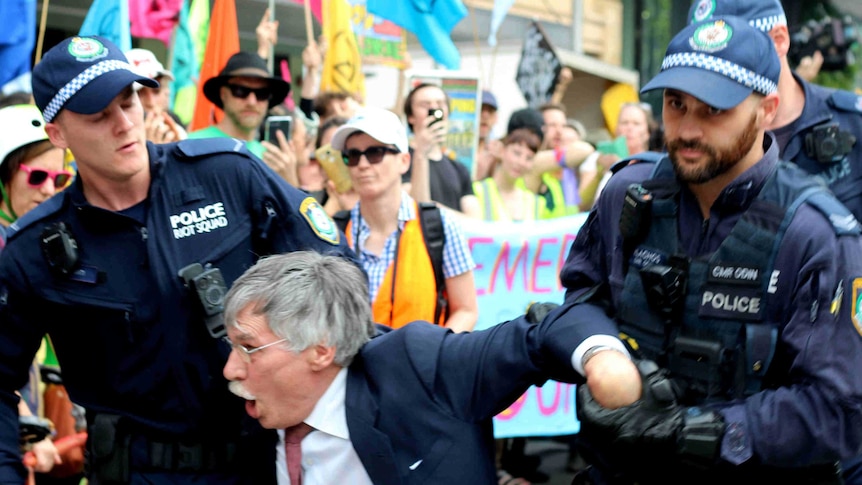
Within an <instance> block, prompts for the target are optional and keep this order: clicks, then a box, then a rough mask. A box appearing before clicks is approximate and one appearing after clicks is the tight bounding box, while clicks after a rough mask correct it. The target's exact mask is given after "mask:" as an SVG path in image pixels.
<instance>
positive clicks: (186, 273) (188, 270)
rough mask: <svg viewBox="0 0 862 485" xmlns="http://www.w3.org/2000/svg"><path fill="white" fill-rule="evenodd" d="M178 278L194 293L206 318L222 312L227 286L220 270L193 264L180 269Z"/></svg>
mask: <svg viewBox="0 0 862 485" xmlns="http://www.w3.org/2000/svg"><path fill="white" fill-rule="evenodd" d="M179 276H180V278H182V279H183V281H185V283H186V285H187V286H188V287H189V288H191V289H192V291H194V293H195V295H196V296H197V299H198V301H200V303H201V305H202V307H203V309H204V313H205V314H206V315H207V316H214V315H218V314H220V313H222V312H223V311H224V297H225V294H227V285H226V284H225V282H224V277H223V276H222V274H221V270H219V269H218V268H204V267H203V266H202V265H201V264H200V263H193V264H190V265H188V266H186V267H185V268H183V269H181V270H180V271H179Z"/></svg>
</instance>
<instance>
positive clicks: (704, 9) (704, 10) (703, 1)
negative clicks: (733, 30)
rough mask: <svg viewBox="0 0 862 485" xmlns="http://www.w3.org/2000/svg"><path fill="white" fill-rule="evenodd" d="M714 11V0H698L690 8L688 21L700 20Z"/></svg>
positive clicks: (706, 17)
mask: <svg viewBox="0 0 862 485" xmlns="http://www.w3.org/2000/svg"><path fill="white" fill-rule="evenodd" d="M713 13H715V0H700V1H699V2H697V5H696V6H695V7H694V9H693V10H692V15H691V18H690V19H689V22H690V23H694V22H702V21H704V20H706V19H708V18H709V17H710V16H712V14H713Z"/></svg>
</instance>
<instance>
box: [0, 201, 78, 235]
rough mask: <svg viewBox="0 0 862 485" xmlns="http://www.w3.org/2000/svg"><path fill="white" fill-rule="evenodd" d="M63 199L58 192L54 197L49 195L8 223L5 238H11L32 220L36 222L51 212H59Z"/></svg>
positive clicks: (31, 222)
mask: <svg viewBox="0 0 862 485" xmlns="http://www.w3.org/2000/svg"><path fill="white" fill-rule="evenodd" d="M65 200H66V197H65V195H63V194H58V195H57V196H56V197H51V198H50V199H48V200H46V201H45V202H42V203H41V204H39V205H37V206H36V207H34V208H33V210H31V211H30V212H28V213H26V214H24V215H23V216H21V217H20V218H19V219H18V220H17V221H15V222H13V223H12V224H10V225H9V228H8V229H7V232H6V240H7V241H8V240H11V239H12V238H13V237H15V234H17V233H18V232H19V231H20V230H21V229H24V228H25V227H27V226H29V225H31V224H33V223H34V222H38V221H40V220H42V219H44V218H46V217H48V216H50V215H51V214H54V213H56V212H59V211H60V209H62V208H63V204H64V202H65Z"/></svg>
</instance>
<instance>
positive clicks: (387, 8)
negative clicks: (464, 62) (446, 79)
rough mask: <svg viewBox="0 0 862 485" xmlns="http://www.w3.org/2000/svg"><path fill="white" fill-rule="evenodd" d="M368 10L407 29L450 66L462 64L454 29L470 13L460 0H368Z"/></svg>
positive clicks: (428, 51)
mask: <svg viewBox="0 0 862 485" xmlns="http://www.w3.org/2000/svg"><path fill="white" fill-rule="evenodd" d="M366 8H367V9H368V12H369V13H371V14H373V15H374V16H376V17H380V18H382V19H386V20H389V21H390V22H392V23H394V24H396V25H398V26H400V27H401V28H404V29H407V30H408V31H410V32H413V34H414V35H416V38H418V39H419V43H421V44H422V47H423V48H424V49H425V52H427V53H428V54H429V55H430V56H431V57H432V58H434V60H435V61H436V62H437V63H439V64H442V65H443V66H444V67H446V68H447V69H458V68H459V67H460V66H461V53H460V52H458V48H457V47H455V43H454V42H452V36H451V33H452V29H453V28H454V27H455V25H456V24H457V23H458V22H460V21H461V19H463V18H464V17H465V16H466V15H467V7H465V6H464V2H462V1H461V0H412V1H398V2H393V1H391V0H368V1H367V3H366Z"/></svg>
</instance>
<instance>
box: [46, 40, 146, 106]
mask: <svg viewBox="0 0 862 485" xmlns="http://www.w3.org/2000/svg"><path fill="white" fill-rule="evenodd" d="M136 81H137V82H139V83H141V84H143V85H145V86H149V87H158V86H159V83H158V82H156V81H155V80H153V79H150V78H148V77H145V76H141V75H139V74H138V73H136V72H135V71H134V68H133V67H132V65H131V64H129V62H128V61H127V60H126V57H125V55H123V52H122V51H121V50H120V49H119V48H118V47H117V46H116V45H114V44H113V43H111V41H109V40H107V39H105V38H102V37H96V36H94V37H82V36H75V37H70V38H68V39H65V40H64V41H62V42H60V43H59V44H57V45H56V46H54V47H53V48H51V49H50V50H49V51H48V52H46V53H45V55H44V56H43V57H42V60H41V61H39V63H37V64H36V66H35V67H34V68H33V75H32V83H33V98H34V99H35V101H36V106H38V107H39V109H41V110H42V115H43V117H44V118H45V122H46V123H50V122H52V121H53V120H54V118H56V117H57V115H58V114H59V113H60V111H61V110H63V109H68V110H70V111H74V112H76V113H82V114H92V113H97V112H99V111H101V110H103V109H105V107H107V106H108V104H110V102H111V101H112V100H113V99H114V98H115V97H116V96H117V95H118V94H119V93H120V92H121V91H122V90H123V89H125V88H127V87H128V86H129V85H131V84H132V83H134V82H136Z"/></svg>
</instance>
